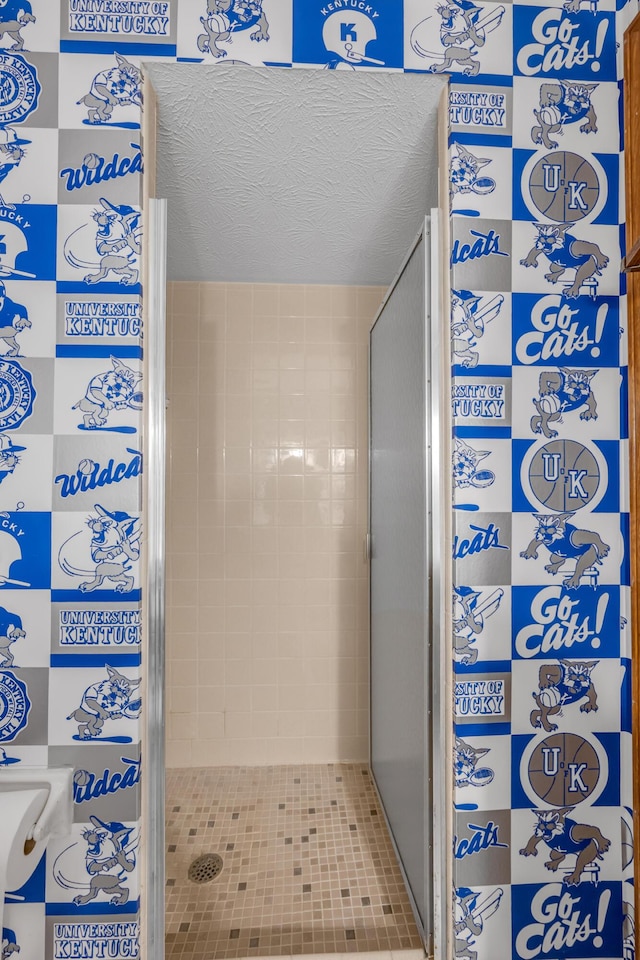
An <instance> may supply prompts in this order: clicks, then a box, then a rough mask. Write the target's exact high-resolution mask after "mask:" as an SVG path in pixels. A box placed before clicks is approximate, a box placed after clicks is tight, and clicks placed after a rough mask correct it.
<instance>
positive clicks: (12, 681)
mask: <svg viewBox="0 0 640 960" xmlns="http://www.w3.org/2000/svg"><path fill="white" fill-rule="evenodd" d="M30 709H31V701H30V700H29V697H28V694H27V686H26V684H25V683H24V682H23V681H22V680H20V679H18V677H16V676H15V674H13V673H11V672H10V671H9V670H0V741H1V742H3V743H4V742H6V741H9V740H13V739H14V738H15V737H16V736H17V735H18V734H19V733H20V731H21V730H22V729H23V728H24V727H26V725H27V721H28V719H29V711H30Z"/></svg>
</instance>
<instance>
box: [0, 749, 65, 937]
mask: <svg viewBox="0 0 640 960" xmlns="http://www.w3.org/2000/svg"><path fill="white" fill-rule="evenodd" d="M72 822H73V768H72V767H59V768H49V767H25V768H23V769H22V770H5V771H3V772H2V773H0V823H1V824H2V830H1V832H0V931H1V930H2V929H3V925H4V906H5V904H4V901H5V895H6V893H7V892H8V891H15V890H20V889H21V888H22V887H23V886H24V885H25V883H26V882H27V881H28V880H29V879H30V877H31V876H32V875H33V872H34V871H35V869H36V867H37V866H38V864H39V863H40V860H41V859H42V855H43V853H44V851H45V848H46V846H47V843H48V841H49V838H50V837H60V836H65V834H68V833H70V832H71V824H72Z"/></svg>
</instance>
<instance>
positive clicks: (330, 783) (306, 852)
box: [166, 764, 423, 960]
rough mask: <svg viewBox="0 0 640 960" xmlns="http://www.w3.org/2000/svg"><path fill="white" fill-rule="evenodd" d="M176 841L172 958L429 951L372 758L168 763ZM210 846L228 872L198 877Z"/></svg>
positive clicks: (169, 923) (171, 865) (170, 871)
mask: <svg viewBox="0 0 640 960" xmlns="http://www.w3.org/2000/svg"><path fill="white" fill-rule="evenodd" d="M166 843H167V887H166V909H167V919H166V951H167V952H166V955H167V960H186V958H189V960H214V958H215V960H219V958H226V957H229V958H230V957H251V956H255V957H258V956H276V955H277V956H285V955H286V956H291V955H293V954H320V953H356V952H360V951H397V950H403V951H404V950H411V951H415V953H414V954H413V955H411V960H413V957H414V956H415V957H416V958H418V957H421V956H423V952H422V944H421V940H420V937H419V934H418V931H417V928H416V925H415V921H414V919H413V914H412V912H411V906H410V904H409V899H408V897H407V893H406V890H405V887H404V883H403V881H402V877H401V875H400V870H399V868H398V864H397V861H396V857H395V853H394V851H393V848H392V846H391V842H390V840H389V835H388V832H387V828H386V824H385V822H384V818H383V815H382V812H381V810H380V807H379V804H378V800H377V796H376V793H375V790H374V787H373V783H372V780H371V776H370V774H369V771H368V768H367V767H366V765H364V764H330V765H323V766H318V765H313V766H311V765H309V766H277V767H208V768H197V769H188V770H182V769H180V770H169V771H168V772H167V824H166ZM204 853H218V854H220V856H221V857H222V858H223V861H224V865H223V868H222V872H221V873H220V874H219V875H218V876H217V877H216V878H215V879H214V880H212V881H211V882H210V883H204V884H197V883H193V882H192V881H190V880H189V879H188V877H187V871H188V869H189V865H190V863H191V861H192V860H193V859H194V858H195V857H197V856H199V855H201V854H204ZM389 960H390V958H389ZM403 960H405V958H403Z"/></svg>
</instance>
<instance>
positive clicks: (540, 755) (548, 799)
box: [528, 733, 600, 807]
mask: <svg viewBox="0 0 640 960" xmlns="http://www.w3.org/2000/svg"><path fill="white" fill-rule="evenodd" d="M528 774H529V783H530V784H531V787H532V788H533V790H534V792H535V793H536V794H537V796H539V797H540V799H541V800H542V801H544V803H550V804H552V805H553V806H554V807H568V806H574V805H575V804H577V803H581V802H582V801H583V800H586V799H587V798H588V797H590V796H591V794H592V793H593V791H594V790H595V789H596V787H597V786H598V781H599V780H600V761H599V759H598V754H597V753H596V751H595V749H594V747H592V745H591V744H590V743H589V741H588V740H585V739H584V737H580V736H578V735H577V734H576V733H554V734H552V736H550V737H546V738H545V739H544V740H542V741H541V742H540V743H539V744H538V746H537V747H536V748H535V750H534V751H533V753H532V754H531V758H530V760H529V765H528Z"/></svg>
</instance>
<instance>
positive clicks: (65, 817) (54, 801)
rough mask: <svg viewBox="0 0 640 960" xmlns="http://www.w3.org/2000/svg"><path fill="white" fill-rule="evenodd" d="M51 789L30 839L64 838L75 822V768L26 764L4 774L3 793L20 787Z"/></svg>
mask: <svg viewBox="0 0 640 960" xmlns="http://www.w3.org/2000/svg"><path fill="white" fill-rule="evenodd" d="M36 788H41V789H43V790H46V791H47V796H46V802H45V804H44V807H43V809H42V811H41V812H40V814H39V816H38V818H37V820H36V822H35V823H34V824H33V825H32V827H31V828H30V832H29V839H30V840H36V841H39V840H43V839H45V837H64V836H66V835H67V834H69V833H71V824H72V823H73V767H24V768H23V769H21V770H6V771H3V772H2V773H0V806H1V803H2V794H4V793H10V792H14V791H16V790H34V789H36Z"/></svg>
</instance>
